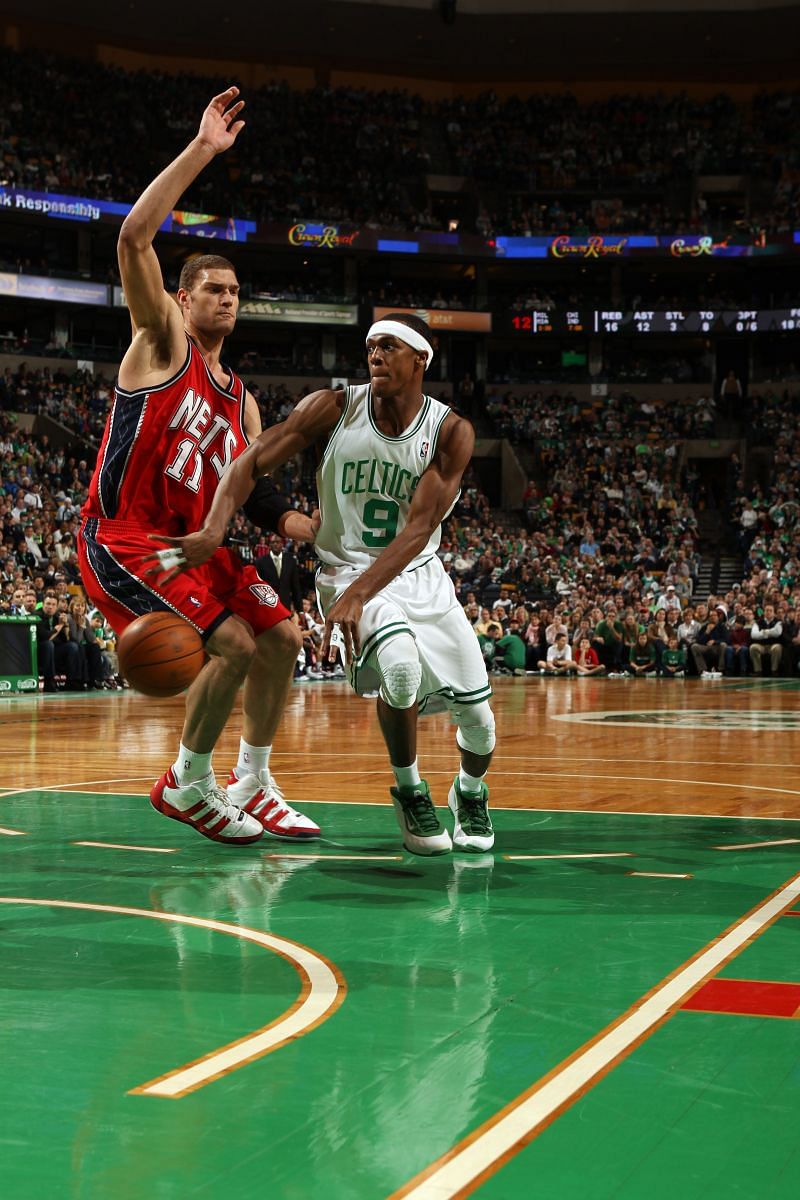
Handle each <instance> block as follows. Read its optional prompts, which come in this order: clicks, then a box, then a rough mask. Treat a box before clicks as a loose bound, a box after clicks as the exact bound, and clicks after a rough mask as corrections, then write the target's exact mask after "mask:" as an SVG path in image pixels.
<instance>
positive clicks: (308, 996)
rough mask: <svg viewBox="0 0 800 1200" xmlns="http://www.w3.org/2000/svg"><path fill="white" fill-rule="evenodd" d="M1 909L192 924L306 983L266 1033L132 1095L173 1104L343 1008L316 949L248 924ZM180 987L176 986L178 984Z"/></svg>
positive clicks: (339, 989) (115, 909)
mask: <svg viewBox="0 0 800 1200" xmlns="http://www.w3.org/2000/svg"><path fill="white" fill-rule="evenodd" d="M0 904H31V905H37V906H39V907H42V908H76V909H82V910H85V911H88V912H100V913H118V914H121V915H122V916H127V917H149V918H150V919H151V920H154V921H165V922H173V923H174V924H176V925H193V926H195V927H196V928H198V929H210V930H212V931H213V932H215V933H227V934H230V935H231V936H232V937H236V938H241V939H242V940H244V941H247V942H254V943H255V944H256V945H257V946H263V947H264V949H266V950H272V951H273V952H274V953H276V954H279V955H280V956H281V958H285V959H287V960H288V961H289V962H290V963H291V964H292V966H293V967H294V968H295V970H296V971H297V973H298V975H299V976H300V979H301V980H302V987H301V990H300V995H299V997H298V999H297V1000H296V1001H295V1003H294V1004H293V1005H292V1006H291V1007H290V1008H289V1009H287V1011H286V1012H285V1013H283V1014H282V1015H281V1016H280V1017H278V1018H277V1020H275V1021H272V1022H271V1023H270V1024H269V1025H266V1026H264V1028H263V1029H258V1030H256V1032H255V1033H252V1034H249V1035H248V1036H247V1037H243V1038H240V1039H239V1040H238V1041H235V1042H231V1043H230V1044H229V1045H227V1046H221V1047H220V1048H219V1049H218V1050H212V1051H211V1053H210V1054H207V1055H205V1056H204V1057H203V1058H199V1059H196V1060H195V1061H194V1062H191V1063H188V1064H187V1065H186V1066H183V1067H179V1068H178V1069H177V1070H174V1071H170V1072H168V1073H167V1074H166V1075H161V1076H159V1077H158V1078H157V1079H151V1080H150V1081H149V1082H148V1083H143V1084H141V1085H140V1086H139V1087H136V1088H132V1089H131V1090H130V1092H129V1093H128V1095H137V1096H161V1097H165V1098H166V1099H169V1100H177V1099H180V1097H181V1096H185V1095H186V1094H187V1093H188V1092H193V1091H195V1090H196V1089H197V1088H200V1087H203V1086H204V1085H205V1084H207V1083H211V1082H212V1080H214V1079H218V1078H219V1077H220V1075H228V1074H229V1073H230V1072H231V1071H235V1070H236V1069H237V1067H242V1066H244V1065H245V1063H248V1062H252V1061H253V1059H256V1058H261V1057H262V1055H264V1054H268V1053H270V1051H272V1050H278V1049H279V1048H280V1047H281V1046H285V1045H286V1043H287V1042H290V1041H294V1040H295V1038H298V1037H302V1035H303V1034H304V1033H308V1032H309V1031H310V1030H311V1029H314V1028H315V1027H316V1026H317V1025H319V1024H320V1023H321V1022H322V1021H324V1020H326V1018H327V1017H329V1016H331V1015H332V1014H333V1012H334V1011H335V1010H336V1009H337V1008H338V1007H339V1005H340V1004H341V1003H342V1001H343V1000H344V998H345V995H346V992H347V984H346V983H345V981H344V978H343V976H342V975H341V973H340V972H339V971H338V970H337V968H336V967H334V966H333V964H332V963H330V962H328V960H327V959H325V958H323V957H322V955H320V954H317V953H316V952H315V951H314V950H310V949H309V948H308V947H307V946H301V945H300V944H299V943H298V942H290V941H288V940H287V939H286V938H281V937H276V936H275V935H274V934H271V933H264V932H263V930H261V929H249V928H247V926H245V925H231V924H229V923H228V922H226V921H213V920H210V919H209V918H206V917H188V916H185V915H184V914H183V913H165V912H159V911H157V910H155V909H149V908H127V907H123V906H122V905H116V904H87V903H83V902H79V901H77V900H43V899H31V898H30V897H25V896H0ZM176 986H177V985H176Z"/></svg>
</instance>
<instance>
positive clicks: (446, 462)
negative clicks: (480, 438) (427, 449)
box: [433, 411, 475, 475]
mask: <svg viewBox="0 0 800 1200" xmlns="http://www.w3.org/2000/svg"><path fill="white" fill-rule="evenodd" d="M474 450H475V430H474V429H473V427H472V424H471V422H470V421H468V420H467V419H466V417H461V416H459V415H458V413H457V412H452V411H451V412H450V413H448V415H447V416H446V417H445V418H444V421H443V422H442V428H441V431H440V433H439V439H438V441H437V444H436V452H435V454H434V459H433V461H434V462H435V463H436V464H437V465H438V467H439V469H440V470H441V471H442V472H443V473H445V474H456V473H458V474H459V475H460V474H461V473H462V472H463V471H464V470H465V469H466V467H467V465H468V463H469V461H470V459H471V458H472V454H473V451H474Z"/></svg>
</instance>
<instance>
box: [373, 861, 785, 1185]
mask: <svg viewBox="0 0 800 1200" xmlns="http://www.w3.org/2000/svg"><path fill="white" fill-rule="evenodd" d="M798 897H800V874H798V875H795V876H794V877H793V878H792V879H790V880H789V881H788V883H786V884H784V886H783V887H782V888H780V889H779V890H778V891H777V892H773V893H772V895H771V896H769V897H768V898H767V899H766V900H764V901H763V902H762V903H761V904H759V905H757V907H756V908H754V909H752V910H751V912H749V913H747V914H745V916H743V917H741V918H740V919H739V920H738V921H737V922H735V924H734V925H732V926H731V928H730V929H728V930H727V931H726V932H725V933H723V934H721V935H720V937H718V938H716V939H715V940H714V941H713V942H711V943H710V944H709V945H708V946H706V947H705V948H704V949H702V950H700V951H699V952H698V953H697V954H696V955H695V956H694V957H693V958H691V959H689V961H688V962H687V963H684V965H683V966H681V967H679V968H678V969H677V970H676V971H673V973H672V974H671V975H668V976H667V978H666V979H664V980H662V982H661V983H659V984H657V985H656V987H655V988H653V989H652V990H651V991H650V992H648V993H647V994H646V995H645V996H642V998H641V999H640V1000H638V1001H637V1002H636V1003H635V1004H634V1005H633V1006H632V1007H631V1008H630V1009H628V1011H627V1012H626V1013H623V1014H622V1015H621V1016H620V1017H618V1018H617V1020H616V1021H614V1022H613V1023H612V1024H611V1025H609V1026H608V1027H607V1028H606V1029H604V1030H602V1031H601V1032H600V1033H599V1034H597V1035H596V1037H594V1038H592V1039H591V1040H590V1041H589V1042H587V1043H586V1044H585V1045H584V1046H582V1047H581V1048H580V1049H579V1050H577V1051H576V1052H575V1053H574V1054H573V1055H571V1056H570V1057H569V1058H567V1059H565V1060H564V1062H563V1063H560V1064H559V1065H558V1066H557V1067H555V1068H554V1070H552V1071H550V1072H549V1074H547V1075H545V1076H544V1078H543V1079H540V1080H539V1081H538V1082H537V1083H535V1084H534V1085H533V1087H531V1088H529V1089H528V1090H527V1091H525V1092H523V1093H522V1094H521V1095H520V1096H517V1098H516V1099H515V1100H512V1101H511V1103H510V1104H508V1105H506V1107H505V1108H504V1109H501V1111H500V1112H499V1113H497V1114H496V1115H495V1116H494V1117H491V1118H490V1119H489V1120H488V1121H486V1122H485V1123H484V1124H483V1125H481V1126H479V1128H478V1129H476V1130H475V1131H474V1132H473V1133H471V1134H469V1135H468V1137H466V1138H465V1139H464V1140H463V1141H462V1142H459V1143H458V1144H457V1145H456V1146H454V1147H453V1148H452V1149H451V1150H449V1151H447V1153H446V1154H444V1155H442V1157H441V1158H439V1159H437V1160H436V1162H434V1163H432V1164H431V1165H430V1166H429V1167H426V1168H425V1170H423V1171H422V1172H420V1174H419V1175H416V1176H415V1177H414V1178H413V1179H411V1180H410V1181H409V1182H408V1183H407V1184H405V1185H404V1186H403V1187H401V1188H400V1190H399V1191H396V1192H393V1193H392V1195H391V1197H390V1200H400V1198H401V1197H413V1200H455V1198H456V1197H461V1196H467V1195H469V1194H470V1192H472V1191H474V1190H475V1188H476V1187H477V1186H478V1185H479V1184H480V1183H481V1182H483V1180H485V1179H487V1178H488V1177H489V1176H490V1175H492V1174H494V1172H495V1171H496V1170H498V1169H499V1168H500V1167H501V1166H502V1165H503V1163H505V1162H507V1161H508V1159H510V1158H511V1157H513V1155H514V1154H516V1153H518V1152H519V1151H520V1150H522V1148H523V1147H524V1146H526V1145H527V1144H528V1142H530V1141H532V1139H533V1138H534V1137H536V1135H537V1134H538V1133H540V1132H541V1131H542V1130H543V1129H544V1128H545V1127H546V1126H547V1125H548V1124H549V1123H550V1122H551V1121H552V1120H553V1119H554V1118H555V1117H557V1116H558V1115H559V1114H560V1113H561V1112H563V1111H564V1110H565V1109H566V1108H568V1107H569V1105H570V1104H572V1103H573V1102H574V1101H575V1100H577V1099H578V1098H579V1097H580V1096H582V1095H583V1094H584V1093H585V1092H586V1091H587V1090H588V1089H589V1088H590V1087H591V1086H592V1085H593V1084H594V1083H596V1082H598V1080H599V1079H601V1078H602V1077H603V1076H604V1075H605V1074H606V1073H607V1072H608V1071H609V1070H610V1069H611V1068H612V1067H613V1066H615V1065H616V1064H617V1063H618V1062H620V1061H621V1059H623V1058H624V1057H625V1056H626V1055H627V1054H629V1053H630V1052H631V1050H633V1049H634V1048H635V1047H636V1046H637V1045H638V1044H639V1043H640V1042H642V1041H644V1039H645V1038H646V1037H649V1035H650V1034H651V1033H653V1032H654V1031H655V1030H656V1029H657V1028H658V1026H659V1025H661V1024H663V1022H664V1021H666V1020H667V1019H668V1018H669V1017H670V1016H671V1015H672V1014H673V1013H674V1012H675V1011H676V1010H677V1009H678V1008H679V1007H680V1005H681V1004H682V1003H683V1001H684V1000H685V999H686V997H687V996H688V995H689V993H690V992H693V991H694V990H695V989H696V988H697V987H698V986H699V985H700V984H701V983H703V982H704V981H705V980H706V979H708V978H709V977H710V976H711V975H714V974H715V973H716V972H717V971H718V970H719V969H720V967H721V966H723V964H724V963H726V962H727V961H728V960H729V959H731V958H733V957H735V955H737V954H738V953H739V951H740V950H742V949H743V947H744V946H746V945H747V943H748V942H751V941H753V940H754V939H755V938H757V937H758V936H759V934H761V933H763V931H764V930H765V929H766V927H767V926H768V925H771V924H772V923H773V922H774V921H776V920H777V919H778V917H780V916H781V915H782V914H783V913H784V912H786V910H787V909H788V908H791V906H792V905H793V904H795V903H796V902H797V899H798Z"/></svg>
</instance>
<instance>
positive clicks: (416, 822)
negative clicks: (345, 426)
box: [389, 779, 453, 856]
mask: <svg viewBox="0 0 800 1200" xmlns="http://www.w3.org/2000/svg"><path fill="white" fill-rule="evenodd" d="M389 791H390V794H391V797H392V803H393V804H394V812H395V816H396V817H397V824H398V825H399V826H400V828H401V830H402V832H403V845H404V846H405V848H406V850H409V851H410V852H411V853H412V854H423V855H428V856H430V855H433V854H448V853H449V852H450V851H451V850H452V849H453V843H452V842H451V841H450V834H449V833H448V832H447V830H446V829H445V827H444V826H443V825H442V824H441V822H440V820H439V818H438V817H437V815H436V809H435V808H434V807H433V801H432V800H431V792H430V788H429V787H428V785H427V783H426V782H425V780H424V779H423V780H422V781H421V782H420V783H418V784H416V785H415V786H414V787H403V788H401V787H393V788H390V789H389Z"/></svg>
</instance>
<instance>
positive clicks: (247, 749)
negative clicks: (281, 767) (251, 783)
mask: <svg viewBox="0 0 800 1200" xmlns="http://www.w3.org/2000/svg"><path fill="white" fill-rule="evenodd" d="M271 751H272V746H251V745H250V743H249V742H246V741H245V740H244V738H239V759H238V762H237V763H236V774H237V775H238V776H239V778H240V779H241V778H242V776H243V775H257V776H258V777H259V778H261V776H262V774H263V775H266V773H267V771H268V770H269V756H270V753H271Z"/></svg>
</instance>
